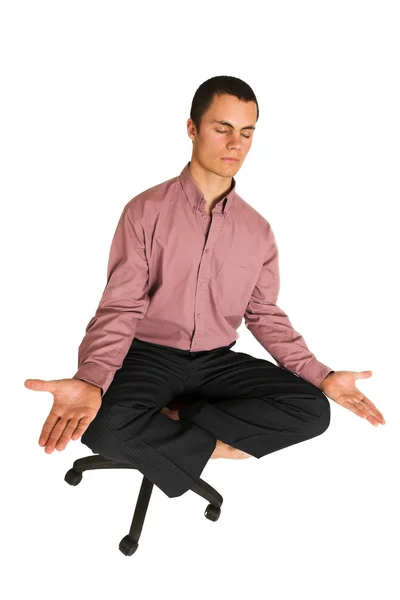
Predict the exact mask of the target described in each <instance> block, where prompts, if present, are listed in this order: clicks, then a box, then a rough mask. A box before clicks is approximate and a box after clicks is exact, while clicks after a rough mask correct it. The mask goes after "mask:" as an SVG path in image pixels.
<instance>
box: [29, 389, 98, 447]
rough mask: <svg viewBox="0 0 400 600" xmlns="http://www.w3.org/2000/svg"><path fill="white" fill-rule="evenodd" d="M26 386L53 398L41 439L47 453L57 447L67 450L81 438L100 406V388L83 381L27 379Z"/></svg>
mask: <svg viewBox="0 0 400 600" xmlns="http://www.w3.org/2000/svg"><path fill="white" fill-rule="evenodd" d="M24 385H25V387H27V388H29V389H30V390H36V391H39V392H51V393H52V394H53V396H54V402H53V406H52V409H51V411H50V413H49V415H48V417H47V419H46V421H45V423H44V425H43V428H42V431H41V434H40V438H39V446H45V452H46V454H51V453H52V452H53V450H54V448H55V449H56V450H64V448H65V447H66V445H67V444H68V442H69V441H70V440H71V439H72V440H77V439H79V438H80V437H81V435H82V434H83V433H84V431H86V429H87V428H88V426H89V424H90V423H91V422H92V421H93V419H94V418H95V416H96V415H97V413H98V411H99V409H100V406H101V388H100V387H98V386H96V385H93V384H91V383H87V382H86V381H82V380H80V379H53V380H51V381H45V380H43V379H26V380H25V382H24Z"/></svg>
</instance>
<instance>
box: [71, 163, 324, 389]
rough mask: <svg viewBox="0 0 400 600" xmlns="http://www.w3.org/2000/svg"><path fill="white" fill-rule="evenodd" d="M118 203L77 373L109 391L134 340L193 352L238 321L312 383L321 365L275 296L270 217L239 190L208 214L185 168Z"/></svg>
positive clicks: (216, 343)
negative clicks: (104, 276)
mask: <svg viewBox="0 0 400 600" xmlns="http://www.w3.org/2000/svg"><path fill="white" fill-rule="evenodd" d="M189 165H190V162H189V163H187V165H186V166H185V167H184V169H183V170H182V172H181V174H180V175H179V176H177V177H173V178H172V179H169V180H167V181H164V182H162V183H160V184H158V185H155V186H154V187H152V188H150V189H148V190H145V191H144V192H142V193H140V194H138V195H137V196H135V197H134V198H132V200H130V201H129V202H128V203H127V204H126V205H125V207H124V209H123V211H122V214H121V216H120V219H119V221H118V224H117V227H116V230H115V233H114V237H113V240H112V243H111V249H110V254H109V261H108V269H107V284H106V286H105V289H104V292H103V295H102V297H101V299H100V303H99V305H98V308H97V310H96V313H95V315H94V316H93V317H92V319H91V320H90V321H89V323H88V325H87V327H86V334H85V336H84V338H83V340H82V342H81V344H80V346H79V351H78V370H77V372H76V373H75V375H74V377H75V378H77V379H82V380H84V381H87V382H89V383H92V384H94V385H97V386H99V387H100V388H102V392H101V395H102V396H103V395H104V394H105V392H106V391H107V389H108V387H109V386H110V383H111V382H112V380H113V377H114V375H115V372H116V371H117V369H119V368H121V366H122V363H123V360H124V358H125V356H126V355H127V353H128V350H129V347H130V345H131V343H132V340H133V338H134V337H135V336H136V337H137V338H139V339H141V340H144V341H147V342H152V343H155V344H163V345H166V346H173V347H175V348H181V349H184V350H190V351H192V352H195V351H199V350H211V349H213V348H217V347H221V346H228V345H229V344H231V343H232V342H233V341H234V340H236V339H237V338H238V337H239V334H238V333H237V331H236V330H237V329H238V327H239V325H240V324H241V323H242V320H243V318H244V322H245V326H246V327H247V328H248V329H249V331H251V333H252V334H253V335H254V337H255V338H256V339H257V340H258V341H259V343H260V344H261V345H262V346H263V347H264V348H265V349H266V350H267V351H268V353H269V354H270V355H271V356H272V357H273V358H274V359H275V360H276V362H277V363H278V365H279V366H281V367H284V368H285V369H288V370H289V371H291V372H292V373H295V374H296V375H298V376H300V377H302V378H304V379H306V380H307V381H309V382H311V383H313V384H314V385H316V386H318V387H319V384H320V382H321V381H322V380H323V379H324V377H326V375H327V374H328V373H329V372H330V371H331V370H332V369H331V368H330V367H328V366H326V365H324V364H323V363H321V362H319V361H318V360H317V359H316V357H315V355H314V354H312V352H311V351H310V350H309V349H308V347H307V345H306V343H305V341H304V339H303V337H302V336H301V335H300V334H299V333H298V332H297V331H295V330H294V329H293V326H292V324H291V323H290V321H289V319H288V316H287V315H286V314H285V313H284V312H283V310H281V309H280V308H279V307H278V306H277V304H276V302H277V299H278V293H279V265H278V248H277V245H276V242H275V238H274V234H273V232H272V229H271V226H270V224H269V223H268V221H267V220H266V219H265V218H264V217H263V216H262V215H261V214H260V213H258V212H257V211H256V210H255V209H254V208H253V207H251V206H250V205H249V204H247V202H245V200H243V199H242V198H241V197H240V196H239V195H238V193H237V192H236V181H235V179H234V178H233V179H232V186H231V189H230V191H229V192H228V194H227V195H226V196H225V197H224V198H222V199H221V200H219V201H218V202H217V204H215V206H214V208H213V210H212V214H211V215H210V214H208V213H207V211H206V202H205V199H204V196H203V193H202V192H201V190H200V189H199V187H198V186H197V185H196V183H195V181H194V180H193V178H192V176H191V174H190V171H189Z"/></svg>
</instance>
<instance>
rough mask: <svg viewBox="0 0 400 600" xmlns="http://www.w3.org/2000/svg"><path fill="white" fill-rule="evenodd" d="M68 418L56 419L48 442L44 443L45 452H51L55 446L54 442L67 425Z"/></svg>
mask: <svg viewBox="0 0 400 600" xmlns="http://www.w3.org/2000/svg"><path fill="white" fill-rule="evenodd" d="M67 423H68V420H67V419H66V418H65V417H60V419H59V421H57V423H56V425H55V427H54V429H53V431H52V432H51V433H50V437H49V439H48V442H47V443H46V447H45V452H46V453H47V454H51V453H52V452H53V450H54V448H55V447H56V444H57V442H58V440H59V439H60V437H61V436H62V434H63V432H64V429H65V427H66V426H67Z"/></svg>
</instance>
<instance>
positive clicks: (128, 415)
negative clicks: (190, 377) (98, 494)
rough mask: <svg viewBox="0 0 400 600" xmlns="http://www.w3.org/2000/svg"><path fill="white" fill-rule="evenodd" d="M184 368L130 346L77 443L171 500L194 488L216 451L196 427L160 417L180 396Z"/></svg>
mask: <svg viewBox="0 0 400 600" xmlns="http://www.w3.org/2000/svg"><path fill="white" fill-rule="evenodd" d="M134 342H135V340H134ZM183 364H184V363H183V362H182V358H181V357H180V356H175V355H173V354H171V353H169V354H168V355H167V354H166V353H164V352H162V351H158V350H155V349H151V348H149V347H148V346H144V345H143V344H142V345H140V347H139V345H138V344H137V343H136V344H132V346H131V349H130V351H129V352H128V355H127V356H126V358H125V360H124V362H123V364H122V367H121V369H119V370H118V371H116V374H115V376H114V379H113V381H112V382H111V385H110V387H109V388H108V390H107V392H106V393H105V394H104V396H103V399H102V404H101V407H100V410H99V412H98V413H97V415H96V417H95V418H94V420H93V421H92V422H91V423H90V424H89V426H88V428H87V429H86V431H85V432H84V433H83V435H82V438H81V441H82V443H84V444H85V445H86V446H88V447H89V448H91V450H92V451H93V452H95V453H99V454H101V455H102V456H104V457H105V458H112V459H115V460H121V461H124V462H127V463H130V464H132V465H133V466H135V467H136V468H137V469H138V470H139V471H140V472H141V473H142V474H143V475H144V476H145V477H147V478H148V479H149V480H150V481H152V482H153V483H154V484H155V485H157V487H159V488H160V489H161V490H162V491H163V492H164V493H165V494H166V495H167V496H168V497H169V498H173V497H176V496H180V495H182V494H183V493H184V492H186V491H188V490H189V489H190V488H191V487H192V486H193V484H194V483H196V482H197V480H198V477H199V476H200V475H201V473H202V471H203V469H204V467H205V465H206V463H207V462H208V460H209V458H210V456H211V454H212V453H213V451H214V449H215V446H216V439H215V438H214V436H213V435H212V434H211V433H209V432H207V431H205V430H204V429H202V428H201V427H199V426H198V425H195V424H193V423H186V422H184V421H174V420H172V419H170V418H169V417H168V416H167V415H165V414H163V413H161V412H160V410H161V408H163V407H164V406H165V405H166V404H168V403H169V402H170V401H171V400H173V399H174V397H175V395H176V394H178V393H179V391H181V390H182V385H183V381H184V380H185V378H186V373H185V372H184V370H182V366H183Z"/></svg>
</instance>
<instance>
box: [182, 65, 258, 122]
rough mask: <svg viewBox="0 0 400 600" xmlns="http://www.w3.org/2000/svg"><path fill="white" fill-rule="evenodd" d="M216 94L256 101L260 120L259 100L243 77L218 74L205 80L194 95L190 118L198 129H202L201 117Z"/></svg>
mask: <svg viewBox="0 0 400 600" xmlns="http://www.w3.org/2000/svg"><path fill="white" fill-rule="evenodd" d="M215 94H218V95H222V94H230V95H231V96H236V98H239V100H244V101H245V102H250V101H253V102H255V103H256V105H257V119H256V121H258V116H259V109H258V102H257V98H256V96H255V94H254V92H253V90H252V89H251V87H250V86H249V85H248V84H247V83H246V82H245V81H243V80H242V79H238V77H230V76H229V75H217V76H216V77H211V79H207V81H204V82H203V83H202V84H201V85H200V86H199V87H198V88H197V90H196V92H195V95H194V96H193V100H192V106H191V108H190V118H191V119H192V121H193V122H194V124H195V125H196V129H197V131H199V130H200V122H201V118H202V116H203V115H204V113H205V112H206V111H207V110H208V108H209V107H210V106H211V104H212V101H213V98H214V95H215Z"/></svg>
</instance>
